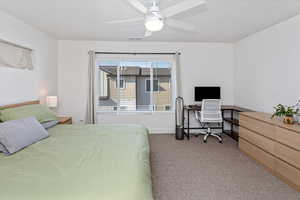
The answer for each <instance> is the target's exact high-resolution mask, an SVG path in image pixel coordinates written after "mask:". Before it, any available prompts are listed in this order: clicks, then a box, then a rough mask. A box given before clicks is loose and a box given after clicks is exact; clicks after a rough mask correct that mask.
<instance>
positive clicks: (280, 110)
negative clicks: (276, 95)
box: [272, 104, 297, 124]
mask: <svg viewBox="0 0 300 200" xmlns="http://www.w3.org/2000/svg"><path fill="white" fill-rule="evenodd" d="M274 109H275V112H274V113H273V115H272V118H274V117H283V122H284V123H286V124H293V123H294V115H295V114H297V110H296V109H295V108H294V106H284V105H282V104H278V105H277V106H275V107H274Z"/></svg>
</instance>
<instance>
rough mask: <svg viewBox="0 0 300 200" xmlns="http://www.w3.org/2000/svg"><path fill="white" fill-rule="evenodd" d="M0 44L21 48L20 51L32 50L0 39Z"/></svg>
mask: <svg viewBox="0 0 300 200" xmlns="http://www.w3.org/2000/svg"><path fill="white" fill-rule="evenodd" d="M0 42H2V43H5V44H9V45H12V46H15V47H18V48H22V49H27V50H30V51H33V49H30V48H28V47H24V46H21V45H18V44H15V43H12V42H8V41H6V40H2V39H0Z"/></svg>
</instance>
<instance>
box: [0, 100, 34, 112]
mask: <svg viewBox="0 0 300 200" xmlns="http://www.w3.org/2000/svg"><path fill="white" fill-rule="evenodd" d="M39 103H40V101H39V100H36V101H26V102H23V103H16V104H10V105H5V106H0V110H1V109H6V108H16V107H20V106H26V105H32V104H39Z"/></svg>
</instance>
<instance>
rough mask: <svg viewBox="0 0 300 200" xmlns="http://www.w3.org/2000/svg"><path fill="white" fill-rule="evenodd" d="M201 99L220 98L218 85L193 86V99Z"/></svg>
mask: <svg viewBox="0 0 300 200" xmlns="http://www.w3.org/2000/svg"><path fill="white" fill-rule="evenodd" d="M203 99H221V88H220V87H195V101H202V100H203Z"/></svg>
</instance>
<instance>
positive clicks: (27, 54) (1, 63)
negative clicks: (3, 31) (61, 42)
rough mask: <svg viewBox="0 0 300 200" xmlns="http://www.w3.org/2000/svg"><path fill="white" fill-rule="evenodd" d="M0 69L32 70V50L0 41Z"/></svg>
mask: <svg viewBox="0 0 300 200" xmlns="http://www.w3.org/2000/svg"><path fill="white" fill-rule="evenodd" d="M0 67H11V68H18V69H29V70H32V69H33V64H32V50H31V49H28V48H25V47H21V46H19V45H15V44H12V43H10V42H6V41H3V40H0Z"/></svg>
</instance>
